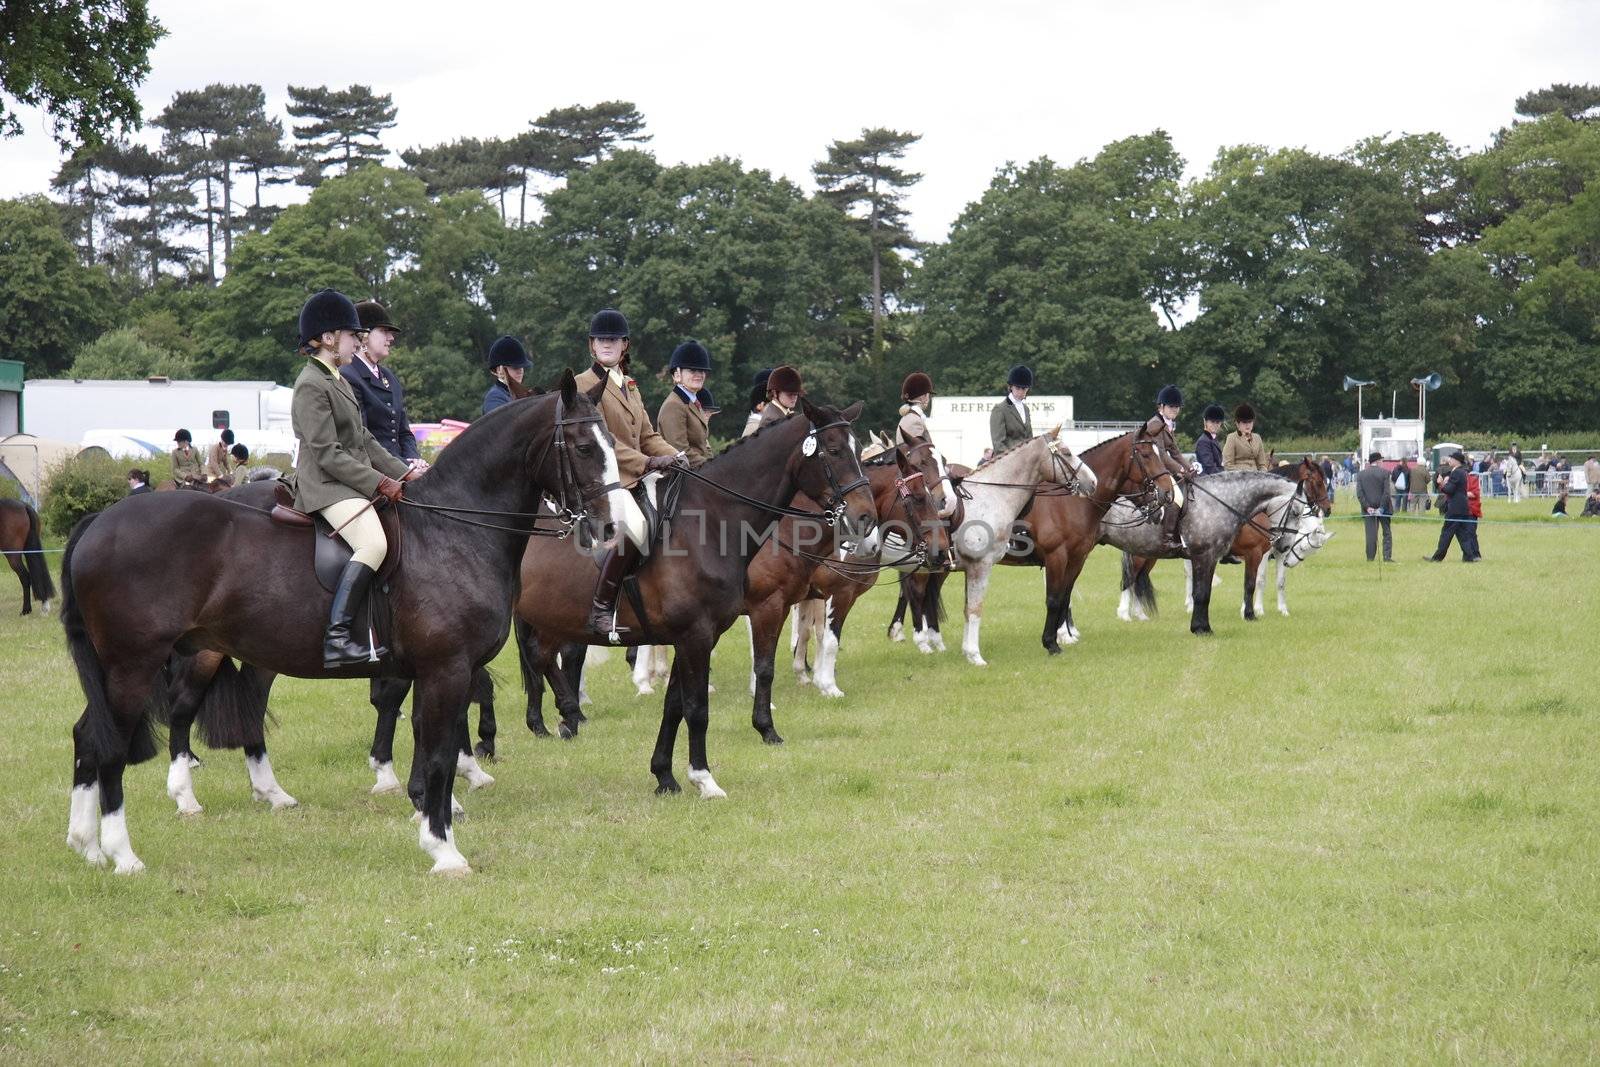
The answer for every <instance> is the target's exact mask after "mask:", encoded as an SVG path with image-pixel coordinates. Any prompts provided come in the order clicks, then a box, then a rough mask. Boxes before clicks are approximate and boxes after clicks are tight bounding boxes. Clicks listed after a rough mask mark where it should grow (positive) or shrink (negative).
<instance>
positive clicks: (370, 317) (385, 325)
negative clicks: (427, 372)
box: [339, 300, 428, 470]
mask: <svg viewBox="0 0 1600 1067" xmlns="http://www.w3.org/2000/svg"><path fill="white" fill-rule="evenodd" d="M356 317H357V318H359V319H360V320H361V325H362V327H363V328H365V329H366V331H367V336H366V343H365V344H364V345H362V346H361V349H360V351H358V352H357V353H356V358H355V359H353V360H351V361H350V362H349V363H347V364H345V365H344V366H343V367H341V368H339V373H340V375H342V376H343V377H344V380H345V381H347V382H349V383H350V389H351V391H352V392H354V393H355V395H356V400H357V401H359V402H360V404H361V417H362V419H363V420H365V422H366V426H367V430H368V432H369V433H371V434H372V436H373V437H375V438H377V440H378V444H380V445H382V446H383V448H384V451H386V452H388V453H389V455H391V456H394V457H395V458H396V459H403V460H405V461H406V462H407V463H409V464H411V465H412V466H413V467H421V468H422V469H423V470H426V469H427V467H428V465H427V464H426V463H424V462H423V461H422V453H421V452H420V451H419V450H418V448H417V438H416V435H415V434H413V433H412V432H411V420H410V419H409V418H407V417H406V388H405V384H404V383H403V382H401V381H400V376H399V375H398V374H396V373H394V371H392V370H390V369H389V368H388V367H386V366H384V364H385V363H387V362H388V361H389V354H390V353H391V352H392V351H393V349H394V343H395V340H396V339H397V338H398V337H399V336H400V333H401V330H400V327H399V326H396V325H395V324H394V321H393V320H392V319H390V318H389V309H388V308H386V307H384V306H383V305H382V304H380V303H378V302H377V301H376V300H363V301H361V302H360V303H359V304H357V305H356Z"/></svg>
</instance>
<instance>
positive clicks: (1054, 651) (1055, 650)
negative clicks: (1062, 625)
mask: <svg viewBox="0 0 1600 1067" xmlns="http://www.w3.org/2000/svg"><path fill="white" fill-rule="evenodd" d="M1044 650H1045V651H1046V652H1048V653H1050V654H1051V655H1052V656H1059V655H1061V646H1060V645H1045V646H1044Z"/></svg>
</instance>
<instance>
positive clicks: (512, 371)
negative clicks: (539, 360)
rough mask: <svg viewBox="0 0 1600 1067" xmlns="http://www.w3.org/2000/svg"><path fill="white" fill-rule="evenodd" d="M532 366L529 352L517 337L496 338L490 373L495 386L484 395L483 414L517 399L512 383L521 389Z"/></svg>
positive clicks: (492, 351) (490, 347) (492, 346)
mask: <svg viewBox="0 0 1600 1067" xmlns="http://www.w3.org/2000/svg"><path fill="white" fill-rule="evenodd" d="M531 366H533V360H531V359H529V358H528V350H527V349H526V348H523V347H522V342H521V341H519V340H517V339H516V338H515V337H497V338H495V342H494V344H492V345H490V346H489V373H490V374H492V375H494V384H493V385H491V386H489V391H488V392H487V393H484V394H483V414H485V415H487V414H489V412H491V411H493V410H494V409H495V408H497V407H499V406H500V405H502V404H509V403H511V401H512V400H514V399H515V397H513V396H512V394H511V385H512V383H515V384H516V385H517V386H518V387H519V389H520V387H521V385H522V376H523V375H524V374H526V373H527V372H528V368H529V367H531Z"/></svg>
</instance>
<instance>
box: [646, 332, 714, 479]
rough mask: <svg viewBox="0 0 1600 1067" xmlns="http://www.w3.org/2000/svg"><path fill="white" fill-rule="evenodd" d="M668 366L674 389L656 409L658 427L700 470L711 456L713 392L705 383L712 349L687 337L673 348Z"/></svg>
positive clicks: (690, 465)
mask: <svg viewBox="0 0 1600 1067" xmlns="http://www.w3.org/2000/svg"><path fill="white" fill-rule="evenodd" d="M667 370H668V372H669V373H670V374H671V375H672V392H670V393H668V394H667V398H666V399H665V400H663V401H662V402H661V407H660V408H659V409H657V411H656V430H657V431H658V432H659V433H660V434H661V436H662V437H663V438H665V439H666V442H667V444H669V445H671V446H672V447H673V448H676V449H677V450H678V451H680V452H682V453H683V454H684V456H685V457H686V458H687V459H688V462H689V469H690V470H698V469H700V467H701V466H703V465H704V464H705V461H706V460H708V459H710V458H711V443H710V442H711V412H710V410H709V408H710V400H709V397H710V396H711V393H710V390H708V389H706V387H705V384H706V378H707V376H709V375H710V373H711V353H709V352H707V351H706V348H705V345H702V344H701V343H700V342H699V341H685V342H683V344H681V345H679V346H678V347H677V348H674V349H673V350H672V358H671V359H670V360H669V361H668V362H667Z"/></svg>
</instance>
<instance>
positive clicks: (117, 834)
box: [100, 805, 144, 874]
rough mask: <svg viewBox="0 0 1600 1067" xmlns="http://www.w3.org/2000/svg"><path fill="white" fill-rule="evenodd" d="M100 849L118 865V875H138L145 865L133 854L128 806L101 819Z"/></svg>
mask: <svg viewBox="0 0 1600 1067" xmlns="http://www.w3.org/2000/svg"><path fill="white" fill-rule="evenodd" d="M100 847H101V848H102V849H104V850H105V854H106V858H107V859H109V860H110V861H111V862H112V863H113V864H115V865H116V872H117V873H118V874H138V873H139V872H140V871H142V870H144V863H143V862H142V861H141V860H140V859H139V857H138V856H135V855H134V854H133V843H132V842H131V841H129V840H128V808H127V806H126V805H124V806H122V807H120V808H118V809H117V810H116V811H113V812H112V813H111V814H109V815H103V816H101V818H100Z"/></svg>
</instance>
